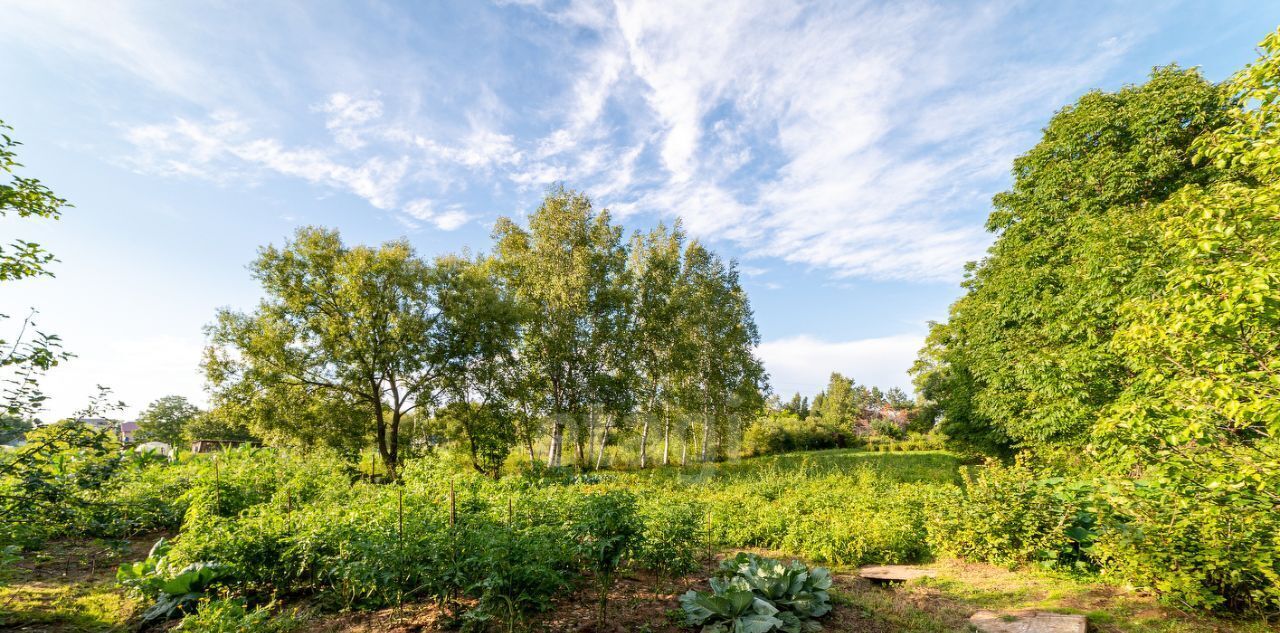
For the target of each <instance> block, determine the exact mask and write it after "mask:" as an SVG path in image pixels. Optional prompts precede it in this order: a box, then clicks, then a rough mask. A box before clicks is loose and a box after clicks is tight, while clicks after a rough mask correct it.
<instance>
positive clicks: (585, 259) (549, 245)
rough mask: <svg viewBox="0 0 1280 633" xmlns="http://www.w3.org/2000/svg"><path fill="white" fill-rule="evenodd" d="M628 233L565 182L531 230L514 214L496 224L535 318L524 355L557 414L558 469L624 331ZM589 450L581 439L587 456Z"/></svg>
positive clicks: (510, 277)
mask: <svg viewBox="0 0 1280 633" xmlns="http://www.w3.org/2000/svg"><path fill="white" fill-rule="evenodd" d="M621 235H622V233H621V229H619V228H618V227H616V226H614V225H613V223H612V221H611V217H610V215H609V212H608V211H607V210H603V211H600V212H596V210H595V209H594V208H593V206H592V204H591V200H590V199H589V198H588V197H587V196H586V195H585V194H582V193H579V192H576V191H571V190H567V189H565V188H564V187H557V188H554V189H552V190H551V191H549V192H548V193H547V195H546V197H545V198H544V199H543V202H542V205H541V206H540V207H539V208H538V210H537V211H535V212H534V213H533V214H532V215H531V216H530V217H529V227H528V229H527V230H526V229H524V228H522V227H520V226H519V225H517V224H516V223H515V222H514V221H512V220H511V219H509V218H500V219H499V220H498V223H497V225H496V226H495V227H494V240H495V241H496V242H497V246H496V249H495V250H496V253H495V262H496V269H497V271H498V274H499V275H501V277H502V280H503V283H504V284H505V285H506V287H507V288H508V289H510V291H511V293H512V296H513V298H514V299H515V300H516V301H517V302H518V303H519V304H520V306H521V309H522V310H523V311H524V314H527V315H529V318H528V319H527V320H526V321H525V323H524V324H523V334H524V335H523V337H522V338H521V342H520V349H519V358H520V359H521V361H522V362H523V363H524V364H525V368H526V369H525V371H527V372H529V373H530V374H532V377H531V381H532V382H533V383H535V384H537V385H539V386H540V387H541V392H542V397H541V398H539V404H538V409H539V410H540V412H541V413H542V414H544V415H547V416H549V417H550V418H551V429H550V435H551V445H550V447H549V449H548V453H547V464H548V465H550V466H559V465H560V464H561V458H562V454H563V449H564V433H565V429H566V426H567V423H569V422H572V423H573V424H574V425H575V427H576V430H577V435H578V437H579V438H582V437H583V436H584V435H585V416H586V414H587V413H588V408H589V406H588V405H589V403H590V400H591V390H592V384H593V381H594V380H597V377H598V376H599V375H600V374H602V373H604V372H605V371H606V363H607V361H608V359H609V358H610V354H609V353H608V351H607V350H608V348H609V346H611V345H614V344H616V343H618V342H619V341H620V340H621V337H622V336H623V329H622V325H623V324H624V323H625V319H624V313H623V309H624V308H625V305H626V302H627V296H626V286H625V283H624V282H625V273H626V250H625V248H624V247H623V245H622V243H621ZM581 447H582V441H581V439H580V440H579V457H580V458H583V457H584V456H583V455H582V454H581V453H582V448H581ZM580 463H581V462H580Z"/></svg>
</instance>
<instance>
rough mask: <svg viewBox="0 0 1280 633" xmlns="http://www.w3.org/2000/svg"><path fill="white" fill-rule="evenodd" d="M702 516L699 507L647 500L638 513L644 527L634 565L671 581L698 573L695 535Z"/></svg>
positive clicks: (700, 524) (660, 498)
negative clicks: (637, 564) (666, 577)
mask: <svg viewBox="0 0 1280 633" xmlns="http://www.w3.org/2000/svg"><path fill="white" fill-rule="evenodd" d="M705 516H706V511H705V510H704V509H703V507H702V506H701V505H700V504H695V503H687V502H683V503H682V502H672V501H671V500H670V499H666V498H662V497H652V498H650V499H649V500H648V501H646V502H645V503H644V504H643V506H642V507H641V509H640V518H641V522H642V523H643V525H644V527H643V531H642V536H641V538H640V543H639V544H638V546H637V547H636V552H635V560H636V562H637V563H639V564H640V566H641V567H644V568H646V569H650V570H653V571H656V572H658V573H659V574H662V575H665V576H668V577H672V578H674V577H676V576H682V575H684V574H687V573H689V572H691V571H693V570H695V569H697V568H698V539H697V534H698V533H699V529H700V528H701V527H702V523H703V518H704V517H705Z"/></svg>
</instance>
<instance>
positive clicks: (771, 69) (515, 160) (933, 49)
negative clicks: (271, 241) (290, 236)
mask: <svg viewBox="0 0 1280 633" xmlns="http://www.w3.org/2000/svg"><path fill="white" fill-rule="evenodd" d="M504 4H507V5H511V6H506V7H505V9H506V10H508V11H511V12H520V11H540V12H542V13H543V14H544V15H546V16H547V17H549V18H550V22H551V23H552V25H553V26H552V27H551V28H552V32H550V33H527V34H524V35H523V37H525V38H526V39H525V40H522V42H523V43H524V44H527V45H530V46H537V45H545V46H548V47H549V48H548V50H547V51H544V53H545V54H546V55H547V56H548V59H547V61H546V63H545V64H543V65H541V66H539V68H540V70H539V72H542V73H544V74H542V75H540V76H538V77H536V78H533V79H535V80H536V81H537V82H538V84H539V85H540V86H549V87H551V88H550V89H548V90H545V91H543V92H538V91H534V92H532V93H531V92H529V91H525V90H510V89H509V87H510V86H511V85H518V86H524V85H526V83H525V82H526V80H528V79H530V78H527V77H524V76H520V77H512V76H511V74H512V73H517V72H518V73H526V72H528V68H530V66H528V65H525V64H519V63H516V64H508V63H506V62H502V63H503V64H504V65H503V66H502V67H500V68H495V69H493V70H492V73H491V75H492V76H488V74H486V76H483V77H477V78H471V77H468V78H467V79H468V81H467V82H466V83H465V84H464V85H452V86H448V85H446V86H445V88H446V89H448V88H450V87H451V88H452V90H451V91H447V92H444V93H442V94H440V95H436V94H428V93H426V92H423V91H422V90H421V88H420V87H417V86H415V85H413V84H406V85H398V84H396V83H395V82H394V81H391V80H389V79H388V78H389V77H392V76H394V74H392V73H390V72H388V70H389V68H371V69H370V72H369V73H368V75H369V76H370V77H374V78H380V80H381V82H380V83H381V85H380V84H379V83H374V84H373V85H372V86H371V87H370V89H361V90H351V89H343V90H338V91H331V92H328V93H327V96H326V97H325V98H324V100H323V101H322V102H321V103H320V104H319V105H317V106H315V108H314V111H315V112H317V113H319V114H320V115H322V116H323V124H324V127H325V129H326V130H327V131H328V138H329V140H328V142H327V143H317V142H314V141H312V142H308V143H305V144H301V143H297V142H286V141H285V140H282V139H283V138H291V137H282V136H280V135H278V134H277V135H262V134H260V133H259V134H254V133H252V132H251V131H250V130H248V129H247V126H246V124H245V123H244V122H243V121H241V120H240V119H239V118H237V117H236V116H235V115H233V114H228V113H227V112H225V111H218V110H214V114H213V115H211V116H210V117H209V119H208V120H205V121H193V120H190V119H177V120H176V121H175V122H172V123H167V124H161V125H151V126H140V127H136V128H133V129H132V130H131V131H130V133H129V134H130V139H131V140H132V141H133V142H134V143H135V144H136V145H137V146H138V147H139V148H140V150H141V151H142V153H143V160H140V161H139V162H138V164H140V165H146V166H147V167H148V168H149V169H150V170H151V171H156V172H160V173H168V174H174V175H195V176H201V177H206V178H211V179H215V180H218V181H220V182H230V181H232V180H237V179H244V178H249V179H253V177H254V176H255V174H257V173H260V172H264V171H265V172H269V173H276V174H280V175H284V176H289V177H294V178H300V179H302V180H305V181H307V182H310V183H313V184H317V185H320V186H324V187H328V188H332V189H335V190H340V191H347V192H350V193H352V194H354V195H357V196H360V197H362V198H364V199H365V200H367V201H368V202H369V203H370V204H371V205H372V206H374V207H377V208H380V209H396V208H398V205H399V201H400V200H403V199H416V198H429V199H432V200H435V201H437V202H439V203H441V204H444V203H447V202H450V201H452V202H456V201H457V200H459V199H461V196H459V195H458V194H459V193H460V192H463V191H473V190H475V189H477V188H485V189H489V190H492V191H494V192H495V193H497V194H498V196H499V197H501V196H503V195H505V194H509V193H512V190H514V192H516V193H519V194H525V195H527V194H528V193H529V192H533V191H537V190H539V189H541V188H542V187H543V186H545V185H547V184H549V183H551V182H553V181H564V182H567V183H568V184H569V185H571V186H574V187H578V188H581V189H584V190H586V191H588V192H589V193H591V194H593V195H594V196H595V197H596V198H597V199H598V200H599V201H600V202H601V203H602V204H604V205H607V206H609V207H610V208H611V209H613V210H615V211H617V212H618V213H619V214H620V215H622V216H630V215H635V214H648V215H661V216H681V217H683V218H684V220H685V225H686V227H687V228H688V229H689V231H690V232H691V233H693V234H694V235H696V236H700V237H703V238H705V239H712V240H724V241H729V242H733V243H735V244H736V245H738V246H739V247H740V248H741V249H742V250H743V251H744V253H745V254H746V256H747V257H760V258H778V259H781V260H784V261H788V262H792V263H797V264H802V265H805V266H809V267H813V268H818V269H825V270H827V271H829V273H830V274H831V276H833V277H837V278H840V277H860V278H870V279H891V280H913V281H940V280H945V281H954V280H956V279H958V278H959V277H960V275H961V271H962V264H963V262H965V261H968V260H971V259H974V258H976V257H978V256H980V255H981V253H982V251H983V249H984V247H985V246H986V244H987V243H988V241H989V239H990V237H989V235H987V234H986V233H984V232H983V231H982V230H981V225H980V219H981V216H982V215H983V213H984V211H985V209H986V206H987V204H988V200H989V199H990V196H991V194H992V193H994V191H995V190H997V189H998V188H1000V187H1002V186H1003V183H1004V182H1005V181H1006V176H1005V174H1006V173H1007V171H1008V166H1009V163H1010V161H1011V159H1012V158H1013V157H1014V156H1015V155H1016V153H1017V152H1018V151H1020V150H1021V149H1023V148H1025V147H1027V146H1029V145H1030V144H1031V143H1032V142H1033V141H1034V129H1035V127H1036V125H1037V124H1039V123H1041V122H1043V121H1044V120H1045V119H1046V118H1047V117H1048V115H1049V114H1050V113H1051V112H1052V111H1053V110H1054V109H1056V108H1057V107H1060V106H1061V104H1063V103H1065V102H1066V101H1068V100H1069V99H1070V98H1071V97H1072V96H1074V95H1075V94H1077V93H1079V92H1080V91H1082V90H1083V89H1085V88H1088V87H1091V85H1092V84H1093V83H1095V82H1097V81H1098V80H1099V78H1100V77H1101V76H1102V74H1103V73H1104V72H1105V71H1106V70H1107V69H1109V68H1110V67H1111V66H1112V65H1113V64H1114V63H1115V62H1116V60H1118V59H1119V58H1120V57H1121V56H1122V55H1123V54H1124V53H1125V52H1126V51H1127V50H1128V47H1129V46H1130V39H1131V38H1129V37H1128V36H1127V35H1126V34H1125V33H1124V32H1123V30H1121V27H1123V24H1121V25H1120V26H1112V25H1110V23H1109V21H1108V20H1104V19H1099V20H1097V21H1095V23H1096V24H1097V26H1080V25H1072V26H1071V27H1070V28H1072V29H1074V30H1073V31H1072V33H1071V36H1070V37H1055V38H1053V39H1052V41H1051V42H1050V41H1049V40H1045V39H1044V38H1042V37H1040V34H1038V33H1037V32H1034V29H1033V30H1032V31H1019V29H1018V28H1016V27H1020V26H1021V27H1023V28H1025V25H1021V24H1020V23H1019V20H1020V19H1022V18H1023V17H1025V16H1023V15H1021V13H1020V12H1019V11H1018V10H1016V7H1017V5H1016V4H999V3H997V4H994V5H986V6H983V7H980V8H976V9H975V8H973V7H966V6H960V5H950V4H946V3H941V4H939V3H929V2H923V1H908V2H897V3H878V2H817V3H808V2H799V1H791V0H783V1H781V2H776V1H772V0H741V1H738V2H702V3H670V2H661V1H657V0H621V1H619V2H617V3H614V4H609V3H596V2H587V1H577V0H575V1H572V2H554V3H551V2H547V3H544V2H540V1H538V0H515V1H512V2H507V3H504ZM64 18H65V19H64ZM63 22H66V23H67V24H69V25H70V26H68V25H64V26H63V27H60V28H64V29H73V30H74V29H75V28H81V27H75V26H74V25H75V24H79V22H78V21H77V20H75V19H70V18H66V16H62V17H60V18H59V21H58V23H59V24H62V23H63ZM708 24H713V25H715V28H706V25H708ZM129 28H131V29H134V30H145V29H141V27H139V26H138V25H137V24H136V23H134V22H130V23H129ZM1064 28H1065V27H1064ZM556 29H562V30H561V31H557V30H556ZM584 34H585V35H584ZM1117 34H1119V35H1117ZM64 35H65V34H64ZM295 35H297V34H295ZM513 37H521V35H520V34H513ZM118 39H119V38H111V39H110V41H108V42H106V43H101V42H100V43H98V44H95V46H97V47H99V48H103V49H105V50H108V51H115V52H114V53H113V54H112V55H111V56H110V58H111V59H112V60H114V62H115V63H116V64H118V65H120V66H122V67H125V68H128V69H130V70H131V71H132V72H135V73H137V74H139V75H142V76H145V77H148V78H151V79H152V80H153V81H154V82H156V83H158V84H161V85H172V83H173V82H172V81H166V78H167V77H173V76H177V75H178V74H179V73H178V72H177V71H174V70H172V69H170V70H165V71H160V70H156V69H149V68H147V67H145V66H142V65H140V64H141V54H140V53H139V52H138V51H136V50H134V49H133V48H130V46H131V45H130V44H129V43H128V42H123V41H117V40H118ZM139 41H140V42H151V44H148V45H147V46H148V47H147V48H146V49H145V50H147V51H148V52H150V53H159V52H162V51H163V50H164V46H167V45H171V44H172V43H171V42H168V41H167V40H163V38H159V37H158V36H154V34H152V35H147V36H145V37H140V38H139ZM570 43H572V46H570ZM138 46H141V45H138ZM521 50H522V51H523V50H525V49H523V48H522V49H521ZM122 51H123V52H122ZM1024 53H1025V54H1024ZM171 57H172V58H173V59H174V60H175V61H174V63H184V64H188V65H189V62H184V61H182V60H183V59H184V58H183V57H182V56H181V55H177V56H171ZM184 71H185V72H188V73H193V74H196V75H198V74H199V73H198V72H193V69H191V68H184ZM472 79H474V80H472ZM179 88H180V87H178V86H174V87H173V89H174V90H178V89H179ZM433 99H437V100H439V101H441V103H442V104H444V105H440V104H435V105H437V106H439V108H435V109H432V108H426V107H424V106H423V103H424V102H430V101H431V100H433ZM278 114H280V115H282V116H283V117H289V116H290V115H293V114H296V113H289V112H285V113H278ZM441 114H443V115H444V116H445V118H448V119H449V120H450V123H441V122H439V121H438V120H437V119H439V118H440V116H439V115H441ZM301 124H302V125H304V127H305V125H306V121H305V120H304V121H303V122H302V123H301ZM432 217H433V219H432V220H430V221H431V222H433V223H435V224H436V226H437V227H439V228H448V227H455V228H456V226H458V225H461V224H462V223H464V222H465V221H466V220H467V219H468V217H469V216H468V213H467V212H465V211H463V210H460V209H454V210H451V211H450V210H446V211H439V212H438V214H437V215H435V216H432ZM401 219H402V220H404V221H406V222H421V221H424V220H423V218H420V217H415V216H414V215H413V214H411V213H410V214H408V215H407V216H402V217H401Z"/></svg>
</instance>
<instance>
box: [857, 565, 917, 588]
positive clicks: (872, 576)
mask: <svg viewBox="0 0 1280 633" xmlns="http://www.w3.org/2000/svg"><path fill="white" fill-rule="evenodd" d="M858 575H859V576H861V577H863V578H866V579H867V580H870V581H871V582H873V583H875V584H878V585H888V584H893V583H902V582H906V581H908V580H915V579H917V578H933V577H934V573H933V570H931V569H925V568H924V567H913V566H911V565H875V566H872V567H863V568H862V569H859V570H858Z"/></svg>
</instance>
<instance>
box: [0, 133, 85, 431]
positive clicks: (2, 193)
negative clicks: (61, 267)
mask: <svg viewBox="0 0 1280 633" xmlns="http://www.w3.org/2000/svg"><path fill="white" fill-rule="evenodd" d="M11 130H12V128H10V127H9V126H7V125H5V124H4V121H0V177H3V178H5V181H3V182H0V218H2V217H10V216H16V217H18V218H46V219H51V220H56V219H57V218H59V217H61V215H62V210H63V209H64V208H66V207H67V206H69V205H68V204H67V201H66V200H64V199H62V198H59V197H58V196H56V195H54V193H53V191H51V190H50V189H49V188H48V187H46V186H45V185H44V184H43V183H41V182H40V181H39V180H36V179H34V178H28V177H25V176H19V175H17V174H16V173H15V170H16V169H17V168H19V167H21V166H22V164H21V163H19V162H18V158H17V147H18V146H19V145H20V143H19V142H18V141H16V140H14V139H13V137H11V136H9V134H8V132H9V131H11ZM53 261H54V257H53V254H52V253H50V252H48V251H47V250H45V249H44V247H42V246H41V245H39V244H37V243H35V242H29V241H27V240H23V239H17V238H15V239H14V240H13V241H12V242H10V243H9V244H8V245H0V283H2V282H11V281H16V280H19V279H26V278H30V277H44V276H52V275H53V273H52V272H51V271H50V270H49V267H48V265H49V264H50V263H52V262H53ZM34 317H35V311H34V310H32V311H31V312H30V313H28V314H27V315H26V316H25V317H24V318H23V319H22V320H21V322H20V323H19V325H18V327H17V328H16V332H15V333H14V334H12V335H8V336H5V337H4V338H0V413H3V414H6V415H10V416H17V417H20V418H30V417H31V416H32V415H33V414H34V413H35V412H36V411H37V410H39V409H40V407H41V405H42V404H43V403H44V401H45V400H46V396H45V394H44V393H43V392H42V391H41V390H40V383H39V380H40V376H42V375H43V374H44V372H46V371H48V370H49V369H51V368H53V367H54V366H56V365H57V364H58V363H59V362H61V361H63V360H66V359H67V358H68V357H69V354H67V353H66V352H64V351H63V350H62V343H61V341H60V340H59V338H58V336H57V335H55V334H49V333H47V332H43V331H41V330H40V329H39V328H38V327H37V326H36V323H35V320H34ZM8 318H9V315H6V314H0V322H3V321H5V320H7V319H8Z"/></svg>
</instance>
